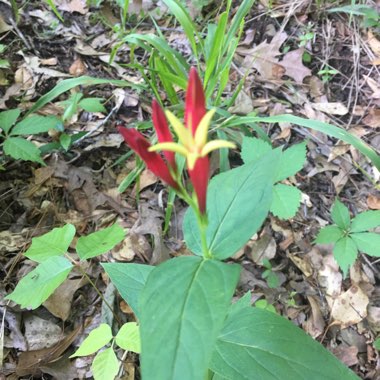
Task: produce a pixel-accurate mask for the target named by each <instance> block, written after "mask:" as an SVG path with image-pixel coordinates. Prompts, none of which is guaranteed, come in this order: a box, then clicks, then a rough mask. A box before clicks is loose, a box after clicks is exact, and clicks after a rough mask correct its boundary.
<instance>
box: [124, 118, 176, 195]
mask: <svg viewBox="0 0 380 380" xmlns="http://www.w3.org/2000/svg"><path fill="white" fill-rule="evenodd" d="M161 112H162V111H161ZM118 130H119V132H120V134H121V135H122V136H123V137H124V140H125V142H126V143H127V144H128V145H129V146H130V147H131V148H132V149H133V150H134V151H135V152H136V153H137V154H138V155H139V156H140V157H141V159H142V160H143V161H144V162H145V164H146V166H147V168H148V169H149V170H150V171H151V172H152V173H153V174H154V175H156V176H157V177H159V178H161V179H162V180H163V181H164V182H166V183H167V184H168V185H169V186H171V187H173V188H175V189H177V188H178V184H177V182H176V181H175V179H174V178H173V176H172V174H171V173H170V170H169V168H168V167H167V165H166V163H165V161H164V160H163V159H162V157H161V156H160V155H159V153H157V152H150V151H149V150H148V149H149V148H150V147H151V144H150V142H149V141H148V140H147V139H146V138H145V137H144V136H143V135H142V134H141V133H140V132H138V131H137V130H136V129H132V128H124V127H121V126H119V127H118ZM168 131H169V128H168Z"/></svg>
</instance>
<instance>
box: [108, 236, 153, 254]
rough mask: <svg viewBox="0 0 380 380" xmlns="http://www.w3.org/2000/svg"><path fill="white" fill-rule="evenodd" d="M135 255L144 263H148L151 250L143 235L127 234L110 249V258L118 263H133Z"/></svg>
mask: <svg viewBox="0 0 380 380" xmlns="http://www.w3.org/2000/svg"><path fill="white" fill-rule="evenodd" d="M136 255H138V256H139V257H140V258H142V260H144V261H149V258H150V257H151V256H152V248H151V246H150V244H149V242H148V240H147V238H146V237H145V236H144V235H137V234H134V233H131V232H129V234H128V236H127V237H126V238H125V239H124V240H123V241H122V242H121V243H120V244H118V245H117V246H116V247H115V248H114V249H112V257H113V258H114V259H115V260H118V261H133V259H134V258H135V256H136Z"/></svg>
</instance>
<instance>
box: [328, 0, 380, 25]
mask: <svg viewBox="0 0 380 380" xmlns="http://www.w3.org/2000/svg"><path fill="white" fill-rule="evenodd" d="M329 12H331V13H333V12H342V13H347V14H349V15H350V17H352V16H353V15H355V16H359V17H361V18H362V21H361V26H362V27H363V28H372V27H379V26H380V14H379V12H378V10H376V6H374V7H371V6H369V5H365V4H354V2H353V4H351V5H346V6H343V7H336V8H332V9H329Z"/></svg>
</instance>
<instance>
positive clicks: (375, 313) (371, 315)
mask: <svg viewBox="0 0 380 380" xmlns="http://www.w3.org/2000/svg"><path fill="white" fill-rule="evenodd" d="M367 311H368V315H367V321H368V323H369V325H370V327H371V330H373V331H374V332H376V333H379V332H380V307H378V306H373V305H370V306H368V309H367Z"/></svg>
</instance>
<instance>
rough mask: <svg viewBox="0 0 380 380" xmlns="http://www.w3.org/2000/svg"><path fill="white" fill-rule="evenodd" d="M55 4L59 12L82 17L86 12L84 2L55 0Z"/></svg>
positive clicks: (82, 0) (79, 0)
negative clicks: (74, 13)
mask: <svg viewBox="0 0 380 380" xmlns="http://www.w3.org/2000/svg"><path fill="white" fill-rule="evenodd" d="M55 3H56V7H57V8H58V9H60V10H61V11H66V12H70V13H73V12H78V13H81V14H82V15H84V14H86V13H87V12H88V8H87V3H86V0H55Z"/></svg>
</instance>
